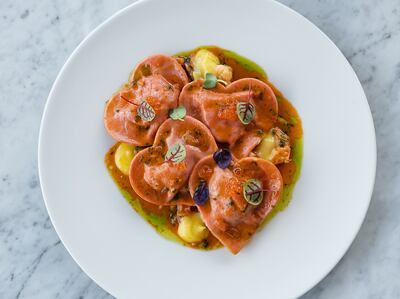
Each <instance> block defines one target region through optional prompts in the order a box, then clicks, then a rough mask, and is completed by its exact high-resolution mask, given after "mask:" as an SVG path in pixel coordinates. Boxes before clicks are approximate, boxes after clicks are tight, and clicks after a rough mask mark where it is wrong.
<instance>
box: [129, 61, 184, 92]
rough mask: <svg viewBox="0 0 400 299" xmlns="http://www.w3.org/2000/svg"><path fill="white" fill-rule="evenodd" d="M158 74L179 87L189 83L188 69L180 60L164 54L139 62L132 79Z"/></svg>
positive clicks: (136, 79)
mask: <svg viewBox="0 0 400 299" xmlns="http://www.w3.org/2000/svg"><path fill="white" fill-rule="evenodd" d="M156 74H158V75H161V76H163V77H164V78H165V79H166V80H167V81H168V82H169V83H171V84H173V85H176V86H177V87H178V88H179V89H182V88H183V87H184V86H185V85H186V84H187V83H189V79H188V77H187V75H186V71H185V70H184V69H183V67H182V66H181V65H180V64H179V63H178V61H177V60H176V59H175V58H173V57H170V56H167V55H162V54H159V55H153V56H149V57H147V58H145V59H144V60H142V61H141V62H139V63H138V64H137V66H136V67H135V69H134V71H133V72H132V75H131V78H130V81H131V82H134V81H138V80H140V79H141V78H143V77H148V76H152V75H156Z"/></svg>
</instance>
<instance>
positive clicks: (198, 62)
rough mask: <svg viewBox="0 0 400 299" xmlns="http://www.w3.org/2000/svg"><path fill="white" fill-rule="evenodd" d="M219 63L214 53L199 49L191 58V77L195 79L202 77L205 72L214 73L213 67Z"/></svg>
mask: <svg viewBox="0 0 400 299" xmlns="http://www.w3.org/2000/svg"><path fill="white" fill-rule="evenodd" d="M218 64H219V59H218V57H217V56H216V55H214V53H212V52H210V51H208V50H206V49H201V50H199V51H197V53H196V55H195V56H194V58H193V78H194V79H195V80H197V79H200V78H204V75H205V74H206V73H212V74H215V67H216V66H217V65H218Z"/></svg>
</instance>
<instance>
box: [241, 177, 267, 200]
mask: <svg viewBox="0 0 400 299" xmlns="http://www.w3.org/2000/svg"><path fill="white" fill-rule="evenodd" d="M263 191H264V190H263V188H262V183H261V182H260V181H259V180H256V179H250V180H248V181H246V182H245V183H244V184H243V196H244V199H245V200H246V201H247V202H248V203H249V204H251V205H253V206H257V205H259V204H260V203H261V202H262V200H263Z"/></svg>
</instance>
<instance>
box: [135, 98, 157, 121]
mask: <svg viewBox="0 0 400 299" xmlns="http://www.w3.org/2000/svg"><path fill="white" fill-rule="evenodd" d="M137 114H138V115H139V116H140V118H141V119H142V120H143V121H152V120H153V119H154V118H155V117H156V113H155V111H154V109H153V107H151V105H150V104H149V103H148V102H147V101H146V100H143V101H142V103H141V104H140V105H139V107H138V109H137Z"/></svg>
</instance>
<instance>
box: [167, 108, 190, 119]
mask: <svg viewBox="0 0 400 299" xmlns="http://www.w3.org/2000/svg"><path fill="white" fill-rule="evenodd" d="M185 116H186V108H185V107H184V106H179V107H177V108H175V109H173V110H171V111H170V112H169V117H170V118H172V119H174V120H182V121H183V118H184V117H185Z"/></svg>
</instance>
